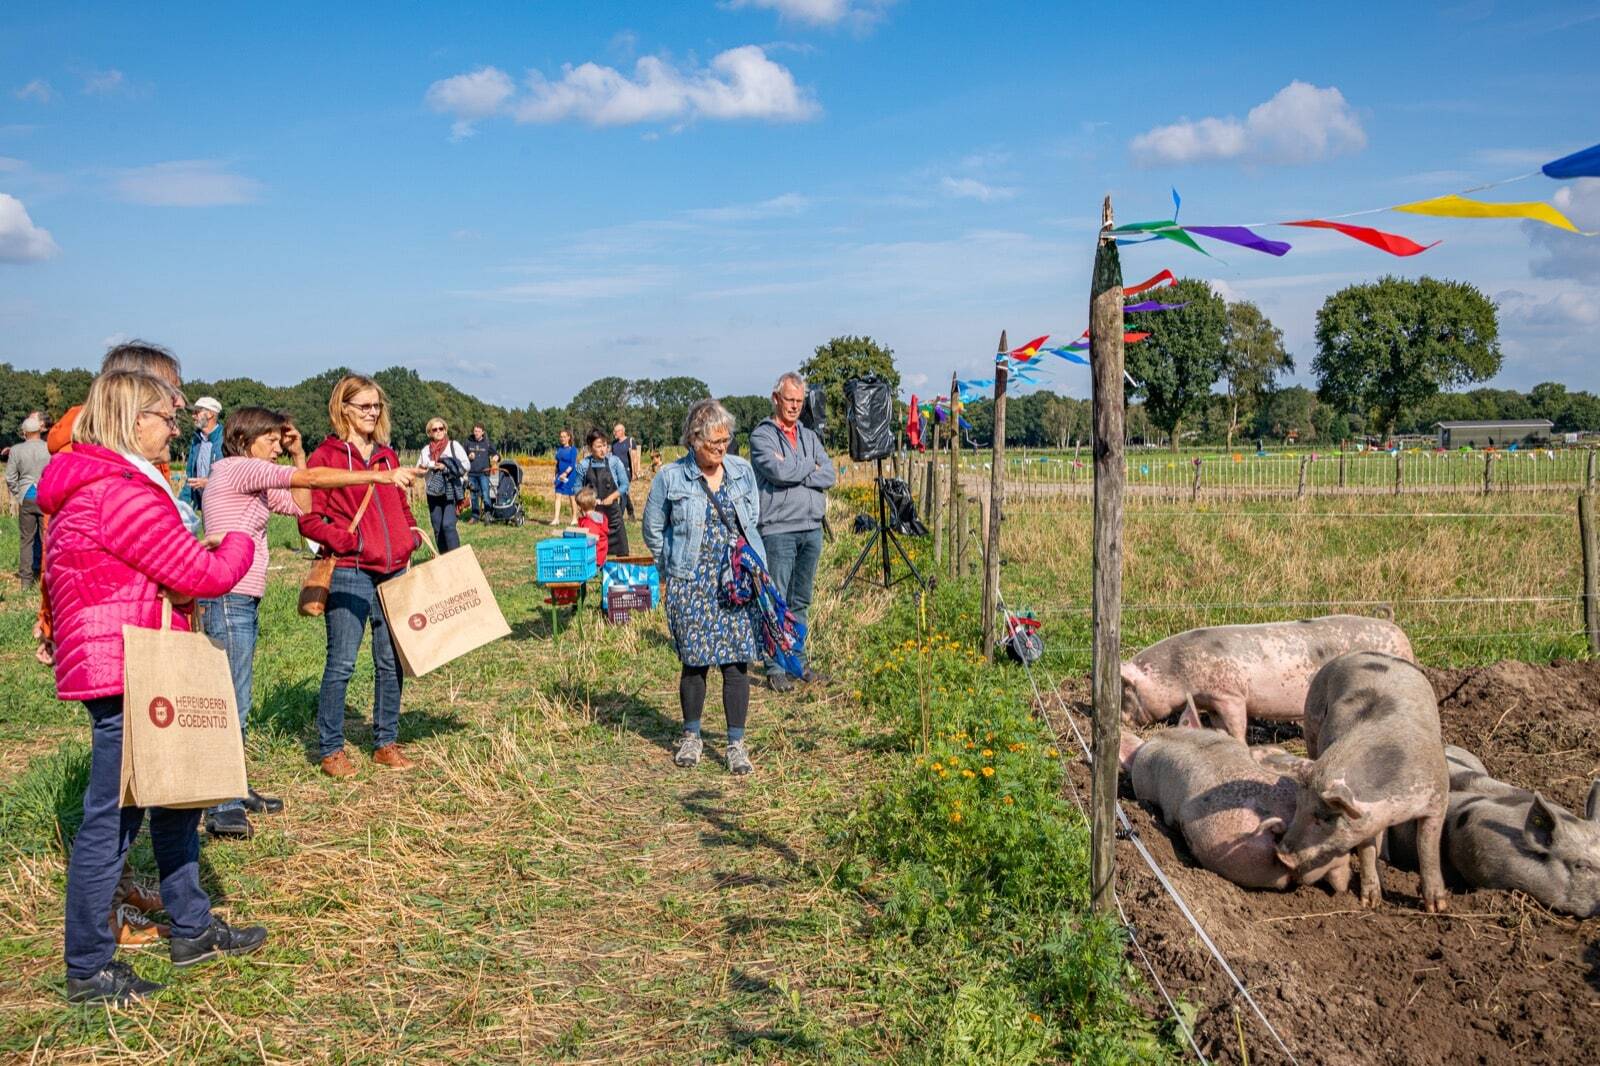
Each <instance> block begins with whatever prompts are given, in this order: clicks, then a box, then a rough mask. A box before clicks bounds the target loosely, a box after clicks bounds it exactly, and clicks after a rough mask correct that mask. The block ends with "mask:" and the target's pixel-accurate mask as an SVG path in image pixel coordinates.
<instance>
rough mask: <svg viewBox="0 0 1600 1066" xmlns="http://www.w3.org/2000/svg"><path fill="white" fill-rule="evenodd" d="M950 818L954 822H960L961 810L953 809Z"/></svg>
mask: <svg viewBox="0 0 1600 1066" xmlns="http://www.w3.org/2000/svg"><path fill="white" fill-rule="evenodd" d="M950 820H951V821H952V822H957V823H959V822H960V821H961V812H960V811H951V812H950Z"/></svg>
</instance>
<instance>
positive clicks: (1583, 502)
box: [1578, 492, 1600, 656]
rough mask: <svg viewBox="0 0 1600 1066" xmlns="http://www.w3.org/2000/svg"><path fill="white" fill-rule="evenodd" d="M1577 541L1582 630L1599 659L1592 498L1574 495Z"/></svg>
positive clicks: (1599, 560) (1598, 561)
mask: <svg viewBox="0 0 1600 1066" xmlns="http://www.w3.org/2000/svg"><path fill="white" fill-rule="evenodd" d="M1578 539H1579V541H1580V542H1582V545H1583V628H1584V631H1585V632H1586V633H1588V635H1589V654H1590V655H1592V656H1600V556H1597V554H1596V548H1595V528H1594V496H1593V495H1592V494H1591V493H1587V492H1584V493H1580V494H1579V495H1578Z"/></svg>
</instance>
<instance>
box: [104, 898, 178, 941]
mask: <svg viewBox="0 0 1600 1066" xmlns="http://www.w3.org/2000/svg"><path fill="white" fill-rule="evenodd" d="M111 932H112V933H113V934H114V935H115V936H116V938H117V946H118V947H123V948H143V947H149V946H150V945H151V944H154V943H156V942H157V941H158V940H160V939H161V938H162V937H167V936H171V935H172V927H171V926H169V925H164V924H162V923H159V922H152V921H151V920H150V919H149V918H146V917H145V916H144V914H142V913H141V912H140V910H139V908H137V907H135V906H134V905H133V904H131V903H122V904H119V905H118V906H117V907H116V908H115V909H114V910H113V911H112V912H111Z"/></svg>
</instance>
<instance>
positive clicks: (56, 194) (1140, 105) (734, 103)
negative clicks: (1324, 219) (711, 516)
mask: <svg viewBox="0 0 1600 1066" xmlns="http://www.w3.org/2000/svg"><path fill="white" fill-rule="evenodd" d="M1397 9H1398V10H1397ZM1597 54H1600V11H1597V10H1596V9H1595V7H1594V5H1593V4H1592V3H1572V4H1526V3H1524V4H1515V5H1513V4H1506V3H1500V2H1495V0H1479V2H1465V3H1456V4H1452V5H1447V6H1443V7H1438V8H1428V7H1424V6H1423V5H1394V4H1365V3H1350V4H1342V5H1321V7H1320V9H1318V10H1311V9H1307V8H1305V6H1304V5H1277V6H1275V7H1274V8H1272V9H1270V10H1269V9H1267V8H1266V7H1265V5H1243V4H1240V5H1232V4H1213V5H1201V6H1198V7H1196V8H1195V14H1193V15H1184V14H1164V13H1161V12H1160V11H1159V9H1158V8H1143V9H1128V8H1123V9H1117V10H1115V11H1109V12H1108V11H1107V10H1106V9H1105V8H1103V7H1102V6H1094V7H1091V6H1088V5H1069V4H1041V3H1009V2H989V3H984V4H974V3H956V2H946V3H933V2H919V0H898V2H876V0H732V2H722V3H719V2H717V0H680V2H679V3H676V4H672V5H667V4H624V3H615V4H602V3H593V2H591V3H576V2H574V3H560V2H548V3H526V2H525V3H499V4H475V5H471V6H470V8H469V7H467V6H464V5H442V4H441V5H405V6H404V7H399V6H392V5H377V4H361V5H357V4H348V5H322V4H318V5H313V4H295V3H279V4H274V5H270V6H268V5H254V6H253V7H252V8H251V9H249V10H246V9H245V8H244V6H243V5H231V4H230V5H217V4H211V5H198V4H197V5H183V4H175V3H174V4H162V5H154V4H98V5H78V4H65V3H21V4H10V5H6V6H4V7H0V361H9V362H12V363H14V364H16V365H18V366H23V367H47V366H59V365H89V364H91V363H93V362H95V361H96V360H97V359H98V357H99V354H100V353H101V352H102V351H103V349H104V346H105V344H106V343H107V341H108V340H109V339H111V338H115V337H118V336H141V337H146V338H150V339H153V340H157V341H160V342H162V343H165V344H167V345H169V346H171V347H172V348H173V349H174V350H176V351H177V352H178V354H179V355H180V356H181V357H182V358H183V360H184V362H185V366H186V369H188V370H189V372H190V373H192V374H193V375H194V376H196V377H220V376H226V375H234V374H248V375H252V376H255V377H258V378H262V379H264V380H267V381H271V382H275V383H288V382H292V381H296V380H299V379H300V378H302V377H305V376H307V375H309V374H312V373H315V372H317V371H319V370H322V369H325V368H326V367H327V366H329V365H333V364H339V363H344V364H348V365H352V366H355V367H360V368H368V369H377V368H380V367H385V366H390V365H394V364H404V365H408V366H413V367H415V368H416V369H417V370H419V371H420V372H421V373H423V374H424V376H429V377H440V378H447V379H449V380H452V381H454V382H456V383H457V384H459V385H460V386H461V387H463V388H465V389H467V390H468V391H470V392H474V393H476V394H478V395H481V396H483V397H485V398H488V399H493V400H496V401H498V402H503V403H508V404H515V405H522V404H526V403H528V402H530V401H532V402H537V403H539V404H540V405H549V404H557V403H562V402H565V401H566V400H567V399H568V398H570V396H571V395H572V393H573V392H574V391H576V390H577V389H578V388H579V387H581V386H582V385H583V384H585V383H586V382H587V381H589V380H591V379H592V378H594V377H598V376H600V375H602V374H604V373H617V374H622V375H625V376H629V377H645V376H648V377H656V376H662V375H666V374H693V375H695V376H698V377H701V378H704V379H705V380H706V381H707V382H708V383H709V384H710V385H711V387H712V389H713V390H714V391H716V392H718V393H723V392H764V391H765V390H766V389H767V388H768V387H769V386H770V384H771V381H772V379H773V378H774V377H775V376H776V375H777V374H778V373H779V372H780V371H782V370H784V369H789V368H792V367H794V366H795V365H797V364H798V363H799V362H800V361H801V360H803V359H804V358H805V357H806V356H807V355H808V354H809V353H810V351H811V350H812V348H814V347H815V346H816V345H817V344H819V343H821V342H823V341H825V340H826V339H827V338H829V337H831V336H834V335H837V334H841V333H858V334H870V335H871V336H873V337H875V338H876V339H878V340H879V341H880V342H882V343H885V344H887V345H889V346H891V347H893V348H894V349H895V351H896V353H897V357H898V359H899V362H900V365H901V368H902V372H903V374H904V375H905V376H906V380H907V384H908V386H910V387H911V388H914V389H917V390H919V391H923V392H927V391H929V387H930V386H931V385H932V384H933V383H935V382H939V381H945V382H947V381H948V377H949V374H950V373H951V371H952V370H954V371H958V372H960V373H961V374H962V376H966V377H971V376H986V375H985V374H984V373H983V372H984V369H985V364H986V362H987V361H988V357H987V355H986V353H988V352H992V351H993V348H994V344H995V341H996V338H997V335H998V333H999V331H1000V330H1001V329H1002V328H1004V329H1006V330H1008V331H1009V332H1010V336H1011V337H1012V338H1013V339H1014V340H1023V339H1027V338H1029V337H1032V336H1035V335H1037V334H1039V333H1044V332H1050V333H1053V334H1057V335H1063V336H1065V337H1067V338H1068V339H1070V338H1071V337H1075V336H1076V335H1077V334H1078V333H1079V331H1080V330H1081V329H1082V328H1083V327H1084V325H1086V324H1087V304H1088V294H1087V285H1088V269H1089V264H1090V260H1091V257H1092V251H1093V239H1094V231H1095V225H1096V222H1097V220H1098V210H1099V204H1100V200H1101V197H1102V196H1104V195H1105V194H1106V193H1110V194H1111V195H1112V196H1113V197H1114V200H1115V204H1116V209H1117V214H1118V217H1119V219H1122V220H1129V221H1131V220H1138V219H1147V218H1159V217H1166V212H1168V211H1169V210H1170V200H1169V193H1168V189H1169V187H1172V186H1176V187H1177V188H1178V190H1179V191H1180V192H1181V194H1182V196H1183V201H1184V206H1183V215H1182V218H1183V220H1184V221H1186V222H1192V223H1197V224H1205V223H1211V224H1229V223H1246V222H1261V221H1267V220H1272V219H1291V218H1302V217H1308V216H1309V217H1321V216H1326V215H1330V214H1335V213H1340V212H1345V211H1352V210H1359V209H1362V208H1369V207H1381V206H1384V205H1387V204H1395V203H1402V202H1406V201H1409V200H1415V199H1421V198H1424V197H1428V196H1433V195H1438V194H1442V193H1447V192H1454V191H1459V190H1461V189H1464V188H1466V187H1468V186H1471V185H1474V184H1477V183H1478V182H1480V181H1485V180H1493V179H1496V178H1502V177H1509V176H1511V175H1515V174H1521V173H1525V172H1527V171H1530V170H1534V169H1536V168H1537V165H1538V164H1539V163H1541V162H1544V161H1546V160H1548V159H1551V158H1554V157H1555V156H1557V155H1562V154H1565V153H1567V152H1569V151H1573V150H1575V149H1578V148H1581V147H1585V146H1587V145H1590V144H1593V143H1595V142H1596V141H1600V77H1596V76H1595V74H1594V69H1593V64H1594V59H1593V57H1594V56H1595V55H1597ZM1484 195H1485V197H1486V198H1501V199H1545V200H1552V201H1553V202H1556V203H1558V204H1560V205H1561V206H1562V207H1563V208H1564V209H1565V210H1567V211H1568V213H1569V214H1570V215H1571V216H1572V217H1573V219H1574V221H1576V222H1578V224H1579V225H1580V226H1581V227H1583V228H1587V229H1600V181H1585V182H1579V183H1571V184H1562V183H1557V182H1554V181H1550V180H1548V179H1545V178H1542V177H1540V178H1536V179H1529V180H1528V181H1525V182H1522V183H1519V184H1516V185H1512V186H1509V187H1507V188H1506V189H1503V190H1495V191H1493V192H1491V193H1487V194H1484ZM1358 221H1361V222H1364V223H1365V224H1368V225H1375V226H1378V227H1379V228H1383V229H1388V230H1391V231H1395V232H1399V233H1403V234H1406V235H1408V236H1411V237H1413V238H1415V239H1417V240H1419V241H1423V242H1424V243H1426V242H1427V241H1432V240H1439V239H1442V240H1443V242H1444V243H1442V244H1441V245H1440V246H1439V247H1437V248H1435V249H1433V250H1431V251H1429V252H1427V253H1426V254H1424V255H1421V256H1417V257H1414V258H1410V259H1396V258H1393V257H1390V256H1387V255H1385V254H1383V253H1381V252H1378V251H1376V250H1373V249H1370V248H1367V247H1366V246H1364V245H1360V244H1356V243H1354V242H1351V241H1349V240H1347V239H1345V238H1343V237H1340V236H1338V235H1336V234H1325V233H1312V232H1309V231H1296V230H1283V229H1279V230H1270V231H1268V232H1267V235H1268V236H1272V237H1277V238H1283V239H1288V240H1290V241H1291V242H1292V243H1293V244H1294V245H1295V248H1294V250H1293V251H1291V252H1290V253H1289V254H1288V255H1287V256H1286V257H1284V258H1282V259H1274V258H1270V257H1267V256H1262V255H1258V254H1256V253H1252V252H1249V251H1244V250H1234V249H1229V248H1226V247H1225V246H1218V247H1217V248H1216V251H1217V254H1218V255H1220V256H1221V261H1218V260H1210V259H1206V258H1204V257H1201V256H1198V255H1196V254H1194V253H1193V252H1189V251H1186V250H1184V249H1182V248H1179V247H1177V246H1175V245H1170V244H1168V243H1167V242H1158V243H1155V244H1150V245H1144V246H1140V247H1132V248H1128V249H1125V251H1124V265H1125V273H1126V275H1127V277H1128V279H1129V280H1130V281H1133V280H1137V279H1139V278H1142V277H1145V276H1147V275H1148V274H1153V273H1154V272H1155V271H1157V270H1159V269H1161V268H1162V267H1171V268H1172V269H1173V270H1175V271H1177V272H1178V273H1180V274H1189V275H1192V276H1197V277H1204V278H1207V279H1210V280H1212V281H1213V282H1214V283H1215V284H1216V285H1217V286H1218V288H1219V289H1220V290H1221V291H1222V292H1223V293H1224V294H1225V295H1228V296H1230V297H1233V298H1248V299H1252V300H1255V301H1257V302H1258V303H1259V304H1261V306H1262V307H1263V308H1264V309H1265V310H1266V311H1267V313H1268V314H1269V315H1270V316H1271V317H1272V318H1273V319H1274V321H1276V322H1277V324H1278V325H1279V326H1280V327H1282V329H1283V330H1284V333H1285V335H1286V338H1287V340H1288V342H1289V346H1290V349H1291V351H1292V352H1293V354H1294V355H1295V358H1296V360H1297V363H1298V364H1299V366H1300V367H1301V368H1302V370H1305V369H1308V368H1309V366H1310V363H1311V358H1312V356H1313V354H1314V348H1313V342H1312V339H1311V338H1312V328H1313V322H1314V315H1315V312H1316V308H1317V307H1318V306H1319V305H1320V303H1321V301H1322V299H1323V298H1324V297H1325V296H1326V295H1327V294H1328V293H1330V292H1332V291H1334V290H1336V289H1338V288H1340V287H1342V286H1344V285H1348V284H1352V283H1356V282H1360V281H1364V280H1371V279H1374V278H1376V277H1378V276H1380V275H1382V274H1384V273H1398V274H1403V275H1416V274H1421V273H1428V274H1432V275H1434V276H1440V277H1451V278H1458V279H1462V280H1466V281H1470V282H1472V283H1474V284H1476V285H1478V286H1479V287H1480V288H1482V289H1483V290H1484V291H1485V292H1487V293H1489V294H1490V295H1491V296H1494V297H1495V298H1496V299H1497V300H1499V302H1500V304H1501V324H1502V333H1503V337H1504V345H1505V351H1506V362H1505V368H1504V370H1503V372H1502V373H1501V375H1500V376H1499V378H1497V379H1496V381H1495V384H1499V385H1504V386H1507V387H1517V388H1527V387H1529V386H1531V385H1533V384H1535V383H1536V382H1539V381H1544V380H1560V381H1564V382H1566V383H1568V384H1569V385H1571V386H1573V387H1582V388H1589V389H1600V369H1597V365H1600V360H1597V358H1596V357H1597V356H1600V350H1597V349H1600V345H1597V344H1596V336H1597V334H1600V238H1595V239H1590V240H1586V239H1584V238H1581V237H1574V236H1571V235H1568V234H1564V233H1559V232H1557V231H1555V230H1553V229H1550V228H1548V227H1539V226H1537V225H1535V224H1532V223H1522V222H1515V221H1458V220H1451V219H1436V218H1422V217H1417V216H1411V215H1399V214H1385V215H1378V216H1373V217H1369V218H1365V219H1360V220H1358ZM1051 374H1052V380H1051V381H1050V382H1049V387H1053V388H1055V389H1057V390H1058V391H1062V392H1065V393H1069V394H1073V395H1084V394H1086V392H1087V384H1088V382H1087V372H1086V371H1085V370H1083V369H1082V368H1078V367H1072V366H1068V365H1067V364H1065V363H1060V364H1057V366H1056V367H1054V368H1052V370H1051ZM1301 379H1302V380H1304V375H1303V374H1302V375H1301Z"/></svg>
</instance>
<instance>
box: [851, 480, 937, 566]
mask: <svg viewBox="0 0 1600 1066" xmlns="http://www.w3.org/2000/svg"><path fill="white" fill-rule="evenodd" d="M875 481H876V484H877V486H878V531H877V533H876V534H875V535H873V536H870V537H868V538H867V542H866V543H865V544H863V545H862V546H861V554H860V555H858V556H856V561H855V562H854V563H852V564H851V565H850V570H849V572H848V573H846V574H845V575H844V580H843V581H841V582H839V590H840V591H841V592H842V591H844V589H845V588H846V587H848V586H849V584H850V582H852V581H855V580H857V577H856V575H857V572H858V571H860V569H861V564H862V563H864V562H866V561H867V556H869V555H871V554H872V549H873V548H874V547H876V548H877V549H878V555H879V558H880V559H881V560H882V563H883V581H882V584H883V587H884V588H886V589H887V588H893V587H894V586H895V585H897V584H899V583H900V582H902V581H904V580H905V579H906V578H908V577H909V578H914V579H915V580H916V582H917V584H919V585H921V586H922V587H923V588H927V587H928V582H927V579H926V578H924V577H923V576H922V573H921V572H920V571H919V570H918V569H917V564H916V563H914V562H912V561H911V557H910V556H909V555H907V554H906V550H905V548H904V547H903V546H902V545H901V544H900V538H899V536H898V535H897V534H896V533H895V531H894V530H893V529H892V528H891V527H890V525H889V503H888V500H887V499H886V498H885V496H884V491H883V460H882V459H879V460H878V476H877V478H876V479H875ZM891 544H892V545H894V550H895V551H897V552H899V553H900V558H901V559H902V560H904V561H905V564H906V568H907V569H908V570H910V571H911V572H910V573H909V574H901V575H900V576H899V577H894V576H893V574H892V573H891V570H890V566H889V546H890V545H891ZM859 580H861V581H864V582H866V583H868V584H878V582H875V581H873V580H872V579H871V578H868V577H866V576H862V577H861V578H860V579H859Z"/></svg>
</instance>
